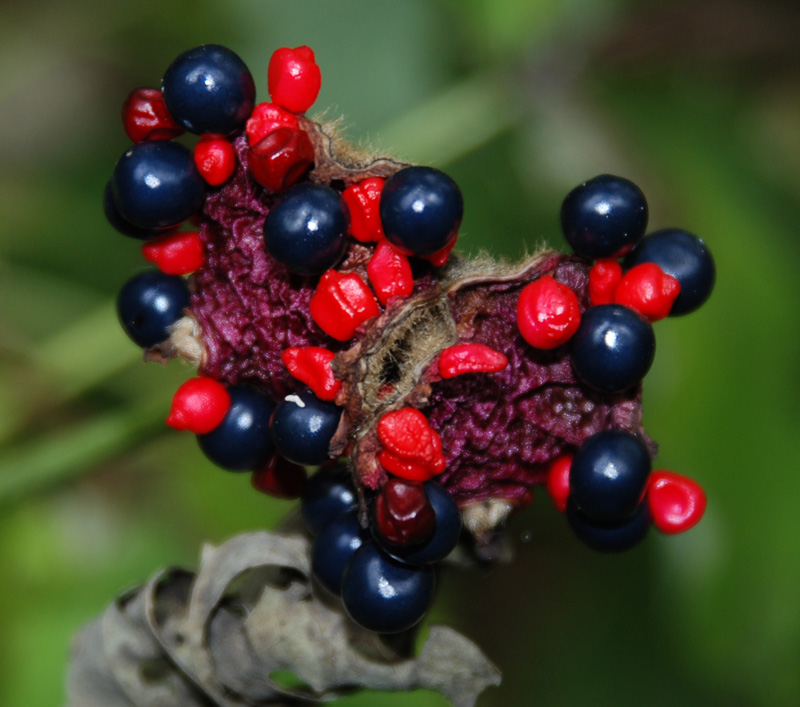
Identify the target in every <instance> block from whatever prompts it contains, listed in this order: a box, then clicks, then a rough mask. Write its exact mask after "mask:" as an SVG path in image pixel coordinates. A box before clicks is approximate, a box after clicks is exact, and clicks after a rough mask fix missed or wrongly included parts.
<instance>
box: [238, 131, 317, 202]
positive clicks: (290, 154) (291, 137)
mask: <svg viewBox="0 0 800 707" xmlns="http://www.w3.org/2000/svg"><path fill="white" fill-rule="evenodd" d="M247 164H248V166H249V167H250V172H251V173H252V175H253V178H254V179H255V180H256V181H257V182H258V183H259V184H260V185H261V186H262V187H266V188H267V189H269V190H270V191H274V192H282V191H284V190H286V189H288V188H289V187H290V186H292V184H294V183H295V182H296V181H297V180H298V179H300V177H302V176H303V175H304V174H305V173H306V172H307V171H308V170H309V168H310V167H311V165H313V164H314V146H313V145H312V144H311V140H310V139H309V137H308V135H306V133H305V131H303V130H300V129H299V128H288V127H285V128H277V129H276V130H273V131H272V132H271V133H269V134H268V135H267V136H266V137H264V138H262V139H261V140H259V141H258V142H257V143H256V144H255V145H253V146H252V147H251V148H250V150H249V151H248V153H247Z"/></svg>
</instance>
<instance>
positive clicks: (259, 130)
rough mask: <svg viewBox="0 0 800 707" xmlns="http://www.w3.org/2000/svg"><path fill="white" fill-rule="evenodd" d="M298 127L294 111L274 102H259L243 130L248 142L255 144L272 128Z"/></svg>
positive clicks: (298, 122) (298, 123)
mask: <svg viewBox="0 0 800 707" xmlns="http://www.w3.org/2000/svg"><path fill="white" fill-rule="evenodd" d="M299 127H300V121H298V120H297V116H296V115H295V114H294V113H290V112H289V111H288V110H284V109H283V108H281V107H280V106H276V105H275V104H274V103H259V104H258V105H257V106H256V107H255V108H253V112H252V113H251V114H250V117H249V118H248V119H247V124H246V125H245V132H246V133H247V142H248V144H249V145H257V144H258V143H259V142H261V140H263V139H264V138H265V137H266V136H267V135H269V134H270V133H271V132H272V131H273V130H277V129H278V128H294V129H297V128H299Z"/></svg>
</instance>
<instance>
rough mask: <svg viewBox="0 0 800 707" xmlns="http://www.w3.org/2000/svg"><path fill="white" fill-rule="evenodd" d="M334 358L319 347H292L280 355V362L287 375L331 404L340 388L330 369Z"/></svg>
mask: <svg viewBox="0 0 800 707" xmlns="http://www.w3.org/2000/svg"><path fill="white" fill-rule="evenodd" d="M335 356H336V354H335V353H333V351H328V349H323V348H321V347H319V346H305V347H303V346H292V347H291V348H288V349H286V350H285V351H284V352H283V353H282V354H281V360H282V361H283V363H284V365H285V366H286V368H288V369H289V373H291V374H292V375H293V376H294V377H295V378H297V380H299V381H302V382H303V383H305V384H306V385H307V386H308V387H309V388H311V390H312V392H313V393H314V395H316V396H317V397H318V398H319V399H320V400H325V401H327V402H333V401H334V400H335V399H336V394H337V393H338V392H339V389H340V388H341V387H342V382H341V381H339V380H336V377H335V376H334V375H333V369H332V368H331V361H333V359H334V357H335Z"/></svg>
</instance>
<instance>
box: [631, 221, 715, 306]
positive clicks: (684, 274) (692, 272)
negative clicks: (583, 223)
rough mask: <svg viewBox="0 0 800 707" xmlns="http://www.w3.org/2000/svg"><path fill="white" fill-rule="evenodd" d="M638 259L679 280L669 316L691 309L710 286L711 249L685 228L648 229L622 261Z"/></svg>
mask: <svg viewBox="0 0 800 707" xmlns="http://www.w3.org/2000/svg"><path fill="white" fill-rule="evenodd" d="M640 263H655V264H656V265H658V266H659V267H660V268H661V269H662V270H663V271H664V272H665V273H667V275H672V277H674V278H675V279H676V280H677V281H678V282H680V283H681V291H680V294H679V295H678V297H677V299H676V300H675V302H674V303H673V304H672V309H671V310H670V312H669V313H670V316H674V315H677V314H687V313H688V312H693V311H694V310H695V309H697V308H698V307H699V306H700V305H701V304H703V302H705V301H706V300H707V299H708V296H709V295H710V294H711V290H712V289H713V288H714V280H715V279H716V269H715V267H714V260H713V258H712V257H711V253H710V252H709V250H708V248H707V247H706V244H705V243H704V242H703V241H702V240H700V239H699V238H698V237H697V236H694V235H692V234H691V233H688V232H687V231H681V230H679V229H676V228H670V229H665V230H663V231H656V232H655V233H651V234H650V235H649V236H647V237H646V238H645V239H644V240H643V241H642V242H641V243H639V245H638V246H636V248H634V249H633V251H632V252H631V253H630V254H629V255H628V256H627V257H626V258H625V261H624V264H625V267H626V268H632V267H633V266H634V265H639V264H640Z"/></svg>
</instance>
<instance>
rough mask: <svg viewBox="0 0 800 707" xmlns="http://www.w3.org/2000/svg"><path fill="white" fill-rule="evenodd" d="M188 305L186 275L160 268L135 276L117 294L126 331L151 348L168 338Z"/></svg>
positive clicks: (144, 346)
mask: <svg viewBox="0 0 800 707" xmlns="http://www.w3.org/2000/svg"><path fill="white" fill-rule="evenodd" d="M188 306H189V288H188V287H187V286H186V281H185V280H183V278H180V277H176V276H174V275H165V274H164V273H162V272H159V271H158V270H152V271H148V272H143V273H140V274H139V275H135V276H134V277H132V278H131V279H130V280H128V281H127V282H126V283H125V284H124V285H123V286H122V289H120V291H119V294H118V295H117V314H118V315H119V321H120V324H121V325H122V328H123V329H124V330H125V333H126V334H127V335H128V336H129V337H130V338H131V339H132V340H133V341H134V342H136V343H137V344H138V345H139V346H141V347H142V348H145V349H149V348H150V347H151V346H155V345H156V344H159V343H161V342H162V341H165V340H166V339H167V338H168V337H169V328H170V327H171V326H172V325H173V324H174V323H175V322H176V321H178V319H180V318H181V317H182V316H183V310H184V309H186V308H187V307H188Z"/></svg>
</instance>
